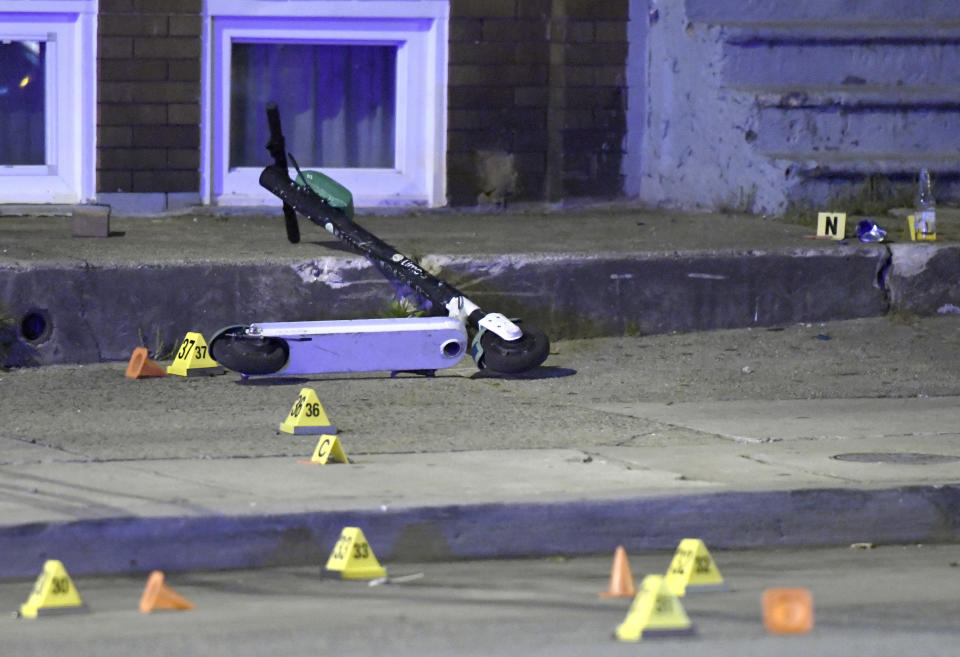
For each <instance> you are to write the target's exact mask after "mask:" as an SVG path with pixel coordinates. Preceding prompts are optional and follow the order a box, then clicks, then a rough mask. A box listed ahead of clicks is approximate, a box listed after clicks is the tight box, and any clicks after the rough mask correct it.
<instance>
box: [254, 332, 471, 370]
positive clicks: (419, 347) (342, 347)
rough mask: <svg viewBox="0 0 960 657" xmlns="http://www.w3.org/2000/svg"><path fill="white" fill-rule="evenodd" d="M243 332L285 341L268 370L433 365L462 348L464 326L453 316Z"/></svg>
mask: <svg viewBox="0 0 960 657" xmlns="http://www.w3.org/2000/svg"><path fill="white" fill-rule="evenodd" d="M248 333H250V334H252V335H260V336H263V337H275V338H281V339H283V340H285V341H286V342H287V345H288V346H289V349H290V356H289V358H288V359H287V363H286V365H284V367H283V368H281V369H280V370H279V371H277V372H275V373H273V374H272V375H270V376H287V375H291V374H324V373H330V372H373V371H379V370H388V371H393V372H399V371H415V370H438V369H443V368H446V367H452V366H453V365H456V364H457V363H458V362H459V361H460V359H461V358H463V355H464V354H465V353H466V352H467V334H466V330H465V329H464V326H463V324H462V323H461V322H460V321H458V320H456V319H454V318H452V317H409V318H399V319H353V320H334V321H322V322H278V323H268V324H252V325H251V326H250V327H249V329H248Z"/></svg>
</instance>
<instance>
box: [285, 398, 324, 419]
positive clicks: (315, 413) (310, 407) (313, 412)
mask: <svg viewBox="0 0 960 657" xmlns="http://www.w3.org/2000/svg"><path fill="white" fill-rule="evenodd" d="M306 401H307V398H306V397H305V396H304V395H300V396H299V397H297V401H296V403H295V404H294V405H293V408H291V409H290V417H297V416H298V415H300V411H302V410H304V409H306V417H320V403H319V402H312V403H310V404H307V403H306Z"/></svg>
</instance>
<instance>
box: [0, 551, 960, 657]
mask: <svg viewBox="0 0 960 657" xmlns="http://www.w3.org/2000/svg"><path fill="white" fill-rule="evenodd" d="M374 547H375V546H374ZM711 554H712V556H713V558H714V560H715V562H716V564H717V566H718V568H719V569H720V571H721V573H722V575H723V577H724V581H725V583H727V584H729V586H730V589H731V590H730V591H728V592H714V593H699V594H688V595H687V596H685V597H684V598H682V599H681V604H682V606H683V608H684V610H685V611H686V613H687V615H688V616H689V617H690V620H691V622H692V623H693V626H694V629H695V632H696V634H695V635H694V636H690V637H676V638H657V639H651V638H648V639H641V641H640V642H639V643H636V644H634V643H622V642H619V641H617V640H615V639H614V638H613V636H612V633H613V630H614V628H615V627H616V626H617V625H618V624H620V623H621V622H622V621H623V620H624V618H625V617H626V614H627V610H628V608H629V607H630V603H631V601H632V599H630V598H615V599H601V598H599V597H598V596H597V594H598V593H599V592H601V591H605V590H606V589H607V585H608V579H609V572H610V567H611V562H612V559H611V557H612V554H611V555H606V554H605V555H598V556H594V557H558V558H550V559H526V560H485V561H460V562H453V563H403V564H392V563H385V565H386V566H387V569H388V574H389V575H391V576H393V577H400V576H403V575H415V574H422V577H421V578H419V579H413V580H411V581H407V582H405V583H396V584H384V585H380V586H373V587H371V586H369V585H368V584H367V583H366V582H347V581H340V580H336V579H330V578H327V577H321V576H320V568H319V564H317V565H314V566H307V567H298V568H269V569H259V570H240V571H220V572H187V573H179V574H176V575H168V577H167V584H168V585H169V586H171V587H172V588H173V589H175V590H176V591H177V592H178V593H180V594H181V595H183V596H185V597H186V598H188V599H189V600H190V601H191V602H193V603H194V604H195V605H196V608H195V609H193V610H190V611H162V612H154V613H153V614H149V615H146V614H142V613H140V612H139V611H138V610H137V603H138V600H139V598H140V595H141V593H142V591H143V587H144V584H145V582H146V574H145V573H144V574H143V575H139V574H138V575H130V576H123V577H117V576H111V577H76V578H74V584H75V585H76V587H77V590H78V591H79V592H80V594H81V596H82V597H83V599H84V602H85V603H86V604H87V605H88V607H89V609H90V611H89V613H85V614H77V615H63V616H52V617H44V618H40V619H36V620H26V619H14V618H12V617H11V616H7V617H6V618H5V619H0V636H2V637H3V646H4V654H9V655H18V656H21V657H27V656H34V655H37V656H39V655H44V656H48V655H68V654H69V655H71V656H74V657H86V656H91V657H93V656H96V657H111V656H114V655H116V656H118V657H119V656H128V655H173V654H176V655H183V656H190V655H197V656H201V655H202V656H204V657H216V656H220V655H222V656H225V657H226V656H229V657H244V656H247V655H250V656H261V655H265V654H277V655H306V654H327V655H329V654H350V655H356V656H358V657H366V656H373V655H393V656H396V657H408V656H409V657H415V656H416V657H422V656H426V655H525V656H527V655H545V656H546V655H551V656H555V655H556V656H564V655H570V656H573V655H587V654H589V655H667V656H671V655H677V656H681V655H715V656H718V657H727V656H730V657H734V656H737V657H742V656H750V655H764V656H766V655H774V654H776V655H782V656H783V657H794V656H796V657H801V656H802V657H806V656H807V655H812V654H813V655H821V656H825V657H830V656H836V657H849V656H850V655H857V656H860V657H902V656H903V655H924V656H926V657H936V656H940V655H942V656H944V657H946V656H952V655H955V654H956V645H957V641H958V640H960V621H958V618H960V567H958V563H960V548H958V547H957V546H920V545H908V546H878V547H873V548H870V547H869V546H862V547H858V548H852V547H850V546H839V547H835V548H829V549H803V550H783V549H781V550H735V551H731V550H712V551H711ZM671 556H672V553H671V552H670V551H656V552H641V553H632V554H630V555H629V560H630V566H631V570H632V572H633V574H634V577H635V579H636V581H637V583H638V584H639V581H640V579H641V578H642V577H643V576H644V575H646V574H651V573H654V574H656V573H662V572H664V570H665V569H666V568H667V565H668V564H669V562H670V558H671ZM779 586H788V587H803V588H806V589H807V590H809V591H810V592H811V594H812V596H813V608H814V627H813V629H812V631H811V632H809V633H807V634H801V635H773V634H770V633H769V632H768V631H767V630H766V629H765V627H764V625H763V622H762V607H761V596H762V594H763V591H764V590H765V589H767V588H770V587H779ZM30 588H31V582H30V581H27V580H8V581H4V582H0V606H2V607H3V608H5V609H8V610H15V609H17V608H18V606H19V604H20V603H21V602H23V601H24V600H25V599H26V597H27V596H28V594H29V591H30Z"/></svg>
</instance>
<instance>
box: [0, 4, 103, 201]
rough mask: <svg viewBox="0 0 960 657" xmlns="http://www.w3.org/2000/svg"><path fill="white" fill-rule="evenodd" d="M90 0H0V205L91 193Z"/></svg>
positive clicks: (92, 23) (93, 167)
mask: <svg viewBox="0 0 960 657" xmlns="http://www.w3.org/2000/svg"><path fill="white" fill-rule="evenodd" d="M95 19H96V2H95V1H93V0H50V1H49V2H43V3H38V2H25V1H24V0H0V203H75V202H78V201H84V200H88V199H90V198H92V197H93V195H94V176H95V170H96V160H95V155H94V139H95V131H96V128H95V116H96V113H95V105H94V103H95V80H96V60H95V57H94V56H93V54H94V52H95V29H96V27H95V26H96V22H95Z"/></svg>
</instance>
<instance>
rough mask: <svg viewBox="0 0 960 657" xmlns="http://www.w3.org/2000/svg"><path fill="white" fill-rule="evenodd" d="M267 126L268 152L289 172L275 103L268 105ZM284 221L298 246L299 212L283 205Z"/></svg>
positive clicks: (289, 238) (278, 111)
mask: <svg viewBox="0 0 960 657" xmlns="http://www.w3.org/2000/svg"><path fill="white" fill-rule="evenodd" d="M267 125H268V126H269V128H270V141H268V142H267V150H268V151H269V152H270V155H271V156H272V157H273V163H274V164H275V165H277V166H278V167H280V168H281V169H283V171H284V172H286V171H287V145H286V140H285V139H284V138H283V129H282V128H281V127H280V109H279V108H278V107H277V104H276V103H274V102H269V103H267ZM283 219H284V222H285V223H286V227H287V239H288V240H289V241H290V242H291V243H292V244H296V243H297V242H299V241H300V225H299V224H298V223H297V212H296V211H295V210H294V209H293V207H292V206H291V205H289V204H288V203H284V204H283Z"/></svg>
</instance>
